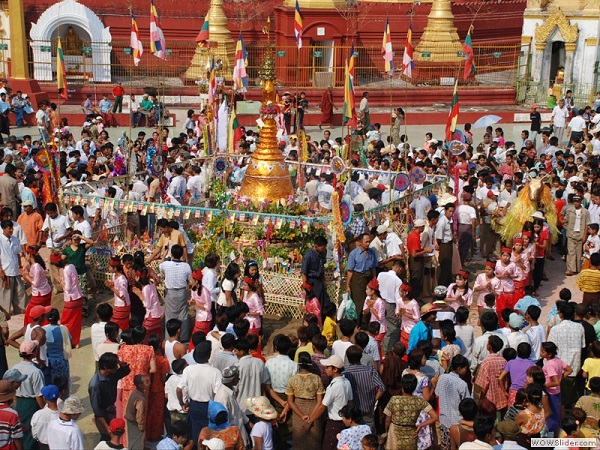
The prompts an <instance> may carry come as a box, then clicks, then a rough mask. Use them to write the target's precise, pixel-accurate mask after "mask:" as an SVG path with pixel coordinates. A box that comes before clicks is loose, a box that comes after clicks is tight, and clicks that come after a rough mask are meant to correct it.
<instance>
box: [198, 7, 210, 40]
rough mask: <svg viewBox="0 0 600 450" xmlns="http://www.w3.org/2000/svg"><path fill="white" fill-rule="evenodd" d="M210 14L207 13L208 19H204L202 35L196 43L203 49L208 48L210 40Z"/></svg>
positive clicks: (199, 35) (199, 34) (200, 34)
mask: <svg viewBox="0 0 600 450" xmlns="http://www.w3.org/2000/svg"><path fill="white" fill-rule="evenodd" d="M208 26H209V22H208V13H206V17H205V18H204V23H203V24H202V28H200V33H198V36H196V43H197V44H200V46H201V47H208V40H209V39H210V33H209V31H208Z"/></svg>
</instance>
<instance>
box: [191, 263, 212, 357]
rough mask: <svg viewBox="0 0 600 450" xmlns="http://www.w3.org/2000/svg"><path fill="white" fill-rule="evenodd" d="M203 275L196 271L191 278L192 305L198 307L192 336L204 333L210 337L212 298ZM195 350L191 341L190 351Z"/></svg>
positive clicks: (199, 270)
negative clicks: (204, 284) (199, 332)
mask: <svg viewBox="0 0 600 450" xmlns="http://www.w3.org/2000/svg"><path fill="white" fill-rule="evenodd" d="M202 277H203V273H202V270H201V269H196V270H194V271H193V272H192V277H191V278H190V286H191V288H192V298H191V299H190V305H194V306H195V307H196V323H195V324H194V329H193V330H192V334H194V333H195V332H196V331H202V332H204V334H206V335H208V333H210V322H211V321H212V314H211V312H210V310H211V307H212V296H211V295H210V291H209V290H208V289H207V288H205V287H204V286H203V285H202ZM193 348H194V343H193V342H192V341H191V339H190V350H191V349H193Z"/></svg>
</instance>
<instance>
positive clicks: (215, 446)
mask: <svg viewBox="0 0 600 450" xmlns="http://www.w3.org/2000/svg"><path fill="white" fill-rule="evenodd" d="M202 445H204V446H205V447H207V448H209V449H210V450H225V444H224V443H223V441H222V440H221V439H219V438H212V439H206V440H204V441H202Z"/></svg>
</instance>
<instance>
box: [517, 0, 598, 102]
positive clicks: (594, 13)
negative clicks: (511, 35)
mask: <svg viewBox="0 0 600 450" xmlns="http://www.w3.org/2000/svg"><path fill="white" fill-rule="evenodd" d="M599 16H600V2H598V1H597V0H585V1H580V0H528V2H527V8H526V9H525V13H524V18H523V36H522V40H521V43H522V51H523V52H524V54H525V55H527V58H528V61H529V64H528V65H527V66H526V67H523V69H524V71H525V70H526V71H527V72H526V73H525V72H523V73H522V74H521V75H522V77H523V79H529V82H528V83H527V84H526V85H523V87H522V90H521V92H519V97H521V98H524V99H525V100H526V101H528V102H538V103H541V104H545V103H546V102H547V101H548V100H549V97H550V96H551V95H553V96H554V98H555V99H560V98H561V97H564V95H565V93H566V91H567V90H572V91H573V97H574V99H575V103H576V104H577V103H579V104H585V103H587V102H589V101H590V100H591V99H593V98H594V97H595V93H596V91H597V90H598V67H597V66H598V61H599V60H600V57H599V49H600V47H599V46H598V38H599V37H600V21H599V20H598V18H599Z"/></svg>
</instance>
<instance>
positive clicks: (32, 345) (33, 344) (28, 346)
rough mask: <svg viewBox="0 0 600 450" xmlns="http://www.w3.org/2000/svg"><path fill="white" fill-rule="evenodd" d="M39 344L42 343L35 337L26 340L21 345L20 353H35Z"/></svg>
mask: <svg viewBox="0 0 600 450" xmlns="http://www.w3.org/2000/svg"><path fill="white" fill-rule="evenodd" d="M38 345H40V343H39V341H37V340H35V339H34V340H33V341H25V342H23V343H22V344H21V345H20V346H19V353H23V354H25V355H33V354H34V353H35V351H36V349H37V348H38Z"/></svg>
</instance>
